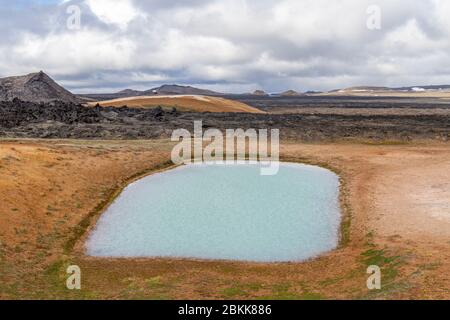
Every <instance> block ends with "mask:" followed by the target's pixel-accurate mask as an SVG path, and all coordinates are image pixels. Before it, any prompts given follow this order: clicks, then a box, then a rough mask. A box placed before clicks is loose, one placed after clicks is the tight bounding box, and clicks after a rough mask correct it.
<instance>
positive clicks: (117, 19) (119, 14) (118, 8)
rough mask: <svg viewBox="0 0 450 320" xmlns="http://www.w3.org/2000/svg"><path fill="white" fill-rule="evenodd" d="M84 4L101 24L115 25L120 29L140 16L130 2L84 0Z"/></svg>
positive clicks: (119, 0)
mask: <svg viewBox="0 0 450 320" xmlns="http://www.w3.org/2000/svg"><path fill="white" fill-rule="evenodd" d="M86 3H87V5H88V6H89V8H90V9H91V11H92V12H93V13H94V14H95V15H96V16H97V17H98V18H99V19H100V20H101V21H102V22H104V23H107V24H117V25H118V26H119V27H120V28H122V29H125V28H126V27H127V26H128V23H130V21H132V20H133V19H135V18H136V17H138V16H139V15H141V14H140V13H139V11H138V10H137V9H136V8H135V7H134V5H133V2H132V1H131V0H86Z"/></svg>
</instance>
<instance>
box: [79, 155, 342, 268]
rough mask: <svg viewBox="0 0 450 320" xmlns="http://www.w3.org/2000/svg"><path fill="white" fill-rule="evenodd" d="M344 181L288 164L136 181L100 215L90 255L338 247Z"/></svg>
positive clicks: (230, 254) (291, 256) (236, 254)
mask: <svg viewBox="0 0 450 320" xmlns="http://www.w3.org/2000/svg"><path fill="white" fill-rule="evenodd" d="M340 217H341V214H340V206H339V178H338V176H337V175H336V174H334V173H333V172H331V171H329V170H326V169H323V168H319V167H315V166H309V165H301V164H291V163H282V164H280V170H279V173H278V174H277V175H275V176H261V175H260V166H259V165H252V164H233V165H230V164H221V165H219V164H200V165H198V164H197V165H194V164H193V165H187V166H182V167H178V168H176V169H173V170H169V171H166V172H163V173H158V174H154V175H151V176H148V177H145V178H143V179H141V180H139V181H137V182H134V183H132V184H130V185H129V186H128V187H127V188H126V189H125V190H124V191H123V193H122V194H121V195H120V196H119V197H118V198H117V199H116V200H115V201H114V202H113V203H112V204H111V206H110V207H109V208H108V209H107V210H106V211H105V213H104V214H103V215H102V216H101V217H100V219H99V221H98V223H97V225H96V227H95V228H94V230H93V231H92V232H91V234H90V236H89V238H88V241H87V244H86V246H87V247H86V250H87V254H88V255H90V256H96V257H125V258H131V257H167V258H196V259H219V260H238V261H255V262H288V261H304V260H306V259H309V258H312V257H315V256H317V255H320V254H323V253H325V252H328V251H330V250H333V249H335V248H336V247H337V245H338V238H339V225H340Z"/></svg>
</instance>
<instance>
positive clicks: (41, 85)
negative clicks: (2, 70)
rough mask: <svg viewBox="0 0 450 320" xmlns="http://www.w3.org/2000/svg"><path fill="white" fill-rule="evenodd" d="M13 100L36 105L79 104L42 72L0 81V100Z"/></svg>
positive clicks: (73, 96) (71, 95)
mask: <svg viewBox="0 0 450 320" xmlns="http://www.w3.org/2000/svg"><path fill="white" fill-rule="evenodd" d="M14 98H18V99H20V100H23V101H29V102H36V103H39V102H54V101H61V102H71V103H78V102H79V99H78V98H77V97H76V96H75V95H73V94H72V93H70V92H69V91H67V90H66V89H64V88H63V87H61V86H60V85H59V84H57V83H56V82H55V81H54V80H53V79H52V78H50V77H49V76H48V75H47V74H45V73H44V72H42V71H41V72H37V73H30V74H27V75H25V76H15V77H7V78H2V79H0V100H2V101H11V100H13V99H14Z"/></svg>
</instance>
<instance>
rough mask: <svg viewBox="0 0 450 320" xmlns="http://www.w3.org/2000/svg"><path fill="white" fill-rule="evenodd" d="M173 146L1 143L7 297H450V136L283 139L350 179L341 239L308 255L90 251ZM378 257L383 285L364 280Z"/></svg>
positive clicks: (296, 155) (301, 157)
mask: <svg viewBox="0 0 450 320" xmlns="http://www.w3.org/2000/svg"><path fill="white" fill-rule="evenodd" d="M170 150H171V145H170V143H169V142H167V141H141V142H131V141H122V142H120V141H115V142H108V141H106V142H98V141H90V142H88V141H53V142H50V141H10V142H7V141H4V142H2V143H0V241H1V243H0V245H1V246H0V298H106V299H118V298H124V299H130V298H137V299H139V298H143V299H180V298H189V299H199V298H207V299H213V298H225V299H227V298H233V299H235V298H237V299H240V298H250V299H251V298H258V299H264V298H275V299H326V298H338V299H361V298H369V299H392V298H400V299H410V298H418V299H428V298H438V299H446V298H447V299H448V298H450V290H449V288H450V276H449V274H450V200H449V199H450V197H449V195H450V194H449V192H450V185H449V181H450V176H449V173H450V145H449V144H425V143H423V144H419V143H416V144H411V145H368V144H297V143H285V144H283V147H282V155H283V158H284V159H285V160H289V161H301V162H308V163H314V164H320V165H324V166H326V167H329V168H332V169H334V170H335V171H337V172H339V174H340V175H341V177H342V181H343V188H342V194H343V196H342V204H343V208H344V211H345V221H344V223H343V228H342V229H343V232H342V233H343V241H342V246H341V247H340V248H339V249H338V250H336V251H334V252H332V253H330V254H328V255H325V256H323V257H320V258H318V259H315V260H313V261H310V262H306V263H287V264H254V263H237V262H217V261H192V260H190V261H189V260H170V259H158V260H155V259H153V260H152V259H147V260H146V259H139V260H124V259H96V258H90V257H86V256H84V254H83V250H82V249H83V240H84V239H85V236H86V231H87V230H88V229H89V227H91V226H92V225H94V224H95V221H96V218H98V216H99V215H100V214H101V208H102V207H103V205H105V204H106V203H108V201H110V200H111V199H112V198H113V197H114V196H115V195H117V192H118V191H120V188H122V187H123V186H125V185H126V183H127V181H130V180H131V179H135V178H136V177H138V176H140V175H142V174H145V173H148V172H151V171H152V170H160V169H163V168H165V167H167V166H168V165H169V164H170V162H168V160H169V154H170ZM74 248H75V249H74ZM70 264H77V265H79V266H80V267H81V269H82V290H81V291H79V292H71V291H68V290H66V289H65V278H66V274H65V269H66V267H67V266H68V265H70ZM372 264H376V265H379V266H380V267H381V269H382V275H383V277H382V284H383V288H382V290H380V291H368V290H367V288H366V279H367V275H366V268H367V266H368V265H372Z"/></svg>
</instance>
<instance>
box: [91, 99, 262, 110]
mask: <svg viewBox="0 0 450 320" xmlns="http://www.w3.org/2000/svg"><path fill="white" fill-rule="evenodd" d="M98 104H99V105H101V106H103V107H121V106H124V105H126V106H128V107H134V108H154V107H158V106H161V107H165V108H172V107H175V108H176V109H177V110H178V111H181V112H219V113H224V112H230V113H238V112H242V113H265V112H263V111H261V110H259V109H257V108H254V107H251V106H249V105H247V104H245V103H242V102H239V101H234V100H229V99H225V98H220V97H209V96H203V95H175V96H142V97H129V98H120V99H114V100H107V101H100V102H98ZM89 105H90V106H94V105H96V102H90V103H89Z"/></svg>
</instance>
